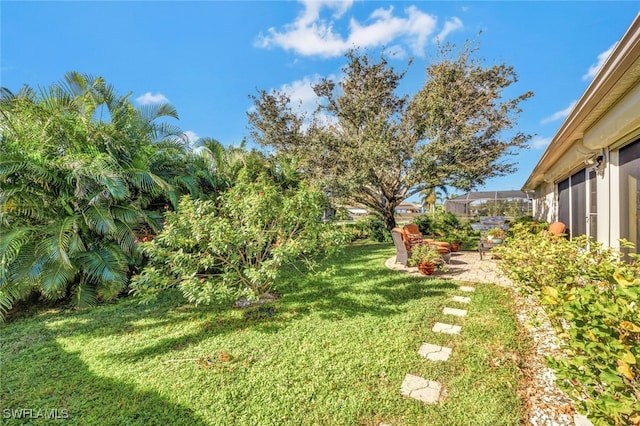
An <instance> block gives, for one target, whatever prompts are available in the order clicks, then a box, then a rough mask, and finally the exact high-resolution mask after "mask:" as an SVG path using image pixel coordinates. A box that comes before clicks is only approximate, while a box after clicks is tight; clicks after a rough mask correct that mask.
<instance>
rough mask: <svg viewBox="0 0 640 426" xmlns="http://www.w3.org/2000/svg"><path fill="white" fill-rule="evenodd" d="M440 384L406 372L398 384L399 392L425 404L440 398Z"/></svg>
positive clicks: (432, 402) (435, 401)
mask: <svg viewBox="0 0 640 426" xmlns="http://www.w3.org/2000/svg"><path fill="white" fill-rule="evenodd" d="M441 391H442V384H441V383H439V382H435V381H433V380H425V379H423V378H422V377H419V376H414V375H413V374H407V375H406V376H405V377H404V380H403V381H402V385H401V386H400V393H401V394H402V395H404V396H408V397H410V398H413V399H417V400H418V401H422V402H426V403H427V404H435V403H437V402H438V399H440V392H441Z"/></svg>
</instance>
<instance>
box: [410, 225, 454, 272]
mask: <svg viewBox="0 0 640 426" xmlns="http://www.w3.org/2000/svg"><path fill="white" fill-rule="evenodd" d="M402 236H403V239H404V243H405V246H406V247H407V250H408V251H409V252H410V251H411V247H413V246H415V245H416V244H425V243H426V244H429V247H431V248H433V249H435V250H437V251H438V253H440V255H441V256H442V258H443V259H444V261H445V262H447V263H449V262H450V261H451V244H449V243H448V242H446V241H436V240H433V239H424V238H423V236H422V233H420V229H418V225H416V224H415V223H408V224H406V225H404V226H403V227H402Z"/></svg>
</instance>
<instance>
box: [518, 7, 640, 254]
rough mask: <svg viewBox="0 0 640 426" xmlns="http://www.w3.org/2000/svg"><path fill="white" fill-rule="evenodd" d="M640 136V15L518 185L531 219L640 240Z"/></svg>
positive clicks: (599, 236)
mask: <svg viewBox="0 0 640 426" xmlns="http://www.w3.org/2000/svg"><path fill="white" fill-rule="evenodd" d="M638 141H640V14H639V15H638V16H636V18H635V20H634V21H633V23H632V24H631V26H630V27H629V29H628V30H627V33H625V35H624V36H623V37H622V38H621V40H620V42H619V43H618V44H617V45H616V47H615V48H614V50H613V52H612V54H611V56H610V57H609V58H608V59H607V61H606V62H605V64H604V65H603V67H602V69H601V70H600V71H599V73H598V74H597V75H596V76H595V77H594V80H593V81H592V82H591V84H590V85H589V87H588V88H587V90H586V91H585V93H584V94H583V96H582V97H581V98H580V100H579V101H578V102H577V104H576V107H575V108H574V110H573V111H571V113H570V114H569V116H568V117H567V119H566V120H565V122H564V123H563V124H562V126H561V127H560V129H559V130H558V133H557V134H556V135H555V136H554V137H553V138H552V141H551V143H550V144H549V147H548V148H547V150H546V151H545V152H544V154H543V156H542V158H541V159H540V161H539V162H538V164H537V165H536V167H535V168H534V170H533V171H532V173H531V175H530V177H529V179H528V180H527V182H526V183H525V185H524V187H523V190H534V194H535V198H534V209H533V211H534V217H536V218H537V219H540V220H546V221H548V222H553V221H556V220H558V219H559V217H562V218H564V219H565V220H566V219H567V218H568V220H569V221H571V222H579V221H581V220H584V223H582V222H580V223H579V225H580V226H573V227H574V228H575V229H576V230H578V231H579V233H582V232H585V233H586V234H587V235H589V236H591V237H593V238H594V239H596V240H597V241H600V242H602V243H604V244H606V245H608V246H613V247H617V246H619V239H620V238H621V237H624V238H627V239H629V240H630V241H632V242H635V243H636V247H637V246H638V245H640V244H639V243H640V241H639V240H640V236H639V235H640V231H638V229H639V228H640V219H639V216H640V176H639V175H640V159H638V158H637V157H640V154H639V153H640V149H639V148H638V145H637V144H638V143H640V142H638ZM621 150H623V151H624V156H623V157H624V158H622V157H621V155H620V153H621ZM581 171H584V172H581ZM574 182H575V185H574ZM559 184H560V185H559ZM575 194H577V196H575V197H574V195H575ZM585 210H586V213H583V212H584V211H585ZM582 216H584V217H582ZM567 225H568V226H571V225H569V224H567ZM574 225H575V224H574ZM636 252H638V249H637V248H636Z"/></svg>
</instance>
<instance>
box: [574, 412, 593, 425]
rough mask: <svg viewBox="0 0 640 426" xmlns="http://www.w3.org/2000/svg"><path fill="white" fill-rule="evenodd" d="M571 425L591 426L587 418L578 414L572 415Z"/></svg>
mask: <svg viewBox="0 0 640 426" xmlns="http://www.w3.org/2000/svg"><path fill="white" fill-rule="evenodd" d="M573 423H575V426H593V423H591V421H590V420H589V419H588V418H587V416H585V415H582V414H578V413H576V414H574V415H573Z"/></svg>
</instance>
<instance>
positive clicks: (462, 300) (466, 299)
mask: <svg viewBox="0 0 640 426" xmlns="http://www.w3.org/2000/svg"><path fill="white" fill-rule="evenodd" d="M451 300H453V301H454V302H458V303H471V298H470V297H464V296H453V297H452V298H451Z"/></svg>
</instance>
